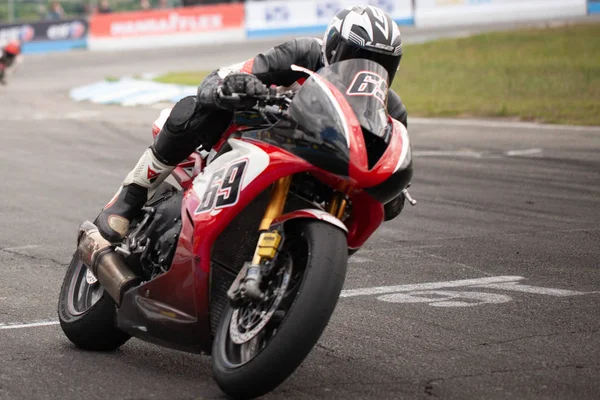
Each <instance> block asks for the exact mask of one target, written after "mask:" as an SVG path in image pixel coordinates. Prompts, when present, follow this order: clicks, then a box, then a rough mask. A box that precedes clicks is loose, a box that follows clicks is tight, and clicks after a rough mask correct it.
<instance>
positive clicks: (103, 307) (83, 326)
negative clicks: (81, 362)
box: [58, 251, 131, 351]
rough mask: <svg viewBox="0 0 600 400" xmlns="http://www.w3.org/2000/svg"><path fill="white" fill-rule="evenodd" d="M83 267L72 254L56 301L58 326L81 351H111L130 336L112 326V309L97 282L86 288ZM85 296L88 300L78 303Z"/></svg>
mask: <svg viewBox="0 0 600 400" xmlns="http://www.w3.org/2000/svg"><path fill="white" fill-rule="evenodd" d="M86 272H87V267H86V266H85V265H84V264H83V262H82V261H81V259H80V258H79V252H77V251H76V252H75V254H74V255H73V259H72V261H71V264H70V265H69V268H68V269H67V273H66V275H65V279H64V281H63V284H62V287H61V289H60V297H59V301H58V317H59V320H60V326H61V328H62V330H63V332H64V333H65V335H66V336H67V337H68V338H69V340H70V341H71V342H73V343H74V344H75V345H76V346H77V347H79V348H82V349H85V350H94V351H111V350H115V349H118V348H119V347H121V346H122V345H123V344H124V343H125V342H127V340H129V338H130V337H131V336H129V335H128V334H126V333H125V332H123V331H121V330H119V329H118V328H117V326H116V306H115V302H114V301H113V299H112V298H111V297H110V296H109V295H108V293H106V291H104V290H103V289H102V287H101V286H100V283H99V282H96V283H94V284H93V285H89V284H88V282H87V281H86V278H85V274H86ZM91 290H96V291H97V292H96V293H93V292H92V293H91V294H89V296H90V298H89V299H87V300H86V299H81V297H82V296H87V294H86V293H87V292H88V291H91Z"/></svg>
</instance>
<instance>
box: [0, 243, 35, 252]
mask: <svg viewBox="0 0 600 400" xmlns="http://www.w3.org/2000/svg"><path fill="white" fill-rule="evenodd" d="M36 247H39V246H38V245H36V244H29V245H27V246H18V247H7V248H5V249H0V251H2V250H4V251H17V250H26V249H34V248H36Z"/></svg>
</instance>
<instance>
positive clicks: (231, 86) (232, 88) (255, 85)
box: [216, 72, 269, 110]
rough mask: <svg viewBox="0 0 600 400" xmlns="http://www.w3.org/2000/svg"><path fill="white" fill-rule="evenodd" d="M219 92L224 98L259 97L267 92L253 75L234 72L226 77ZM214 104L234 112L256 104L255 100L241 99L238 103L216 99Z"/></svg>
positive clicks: (265, 87)
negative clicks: (234, 96) (234, 95)
mask: <svg viewBox="0 0 600 400" xmlns="http://www.w3.org/2000/svg"><path fill="white" fill-rule="evenodd" d="M220 87H221V92H222V93H223V94H224V95H225V96H231V95H233V94H245V95H247V96H261V95H265V94H267V93H268V92H269V90H268V88H267V86H266V85H265V84H264V83H262V82H261V80H260V79H258V78H257V77H256V76H255V75H252V74H247V73H245V72H235V73H231V74H229V75H227V76H226V77H225V79H224V80H223V82H222V83H221V85H220ZM216 100H217V101H216V103H217V105H218V106H219V107H221V108H224V109H228V110H235V109H246V108H251V107H252V106H254V105H255V104H256V100H255V99H252V98H243V99H241V100H240V101H238V102H230V101H224V100H223V99H221V98H219V97H218V96H217V97H216Z"/></svg>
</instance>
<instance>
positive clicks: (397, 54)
mask: <svg viewBox="0 0 600 400" xmlns="http://www.w3.org/2000/svg"><path fill="white" fill-rule="evenodd" d="M323 58H324V62H325V65H330V64H333V63H336V62H338V61H344V60H349V59H353V58H364V59H367V60H371V61H375V62H376V63H378V64H381V65H382V66H383V67H384V68H385V69H386V70H387V71H388V74H389V76H390V81H389V84H390V85H391V84H392V81H393V80H394V76H395V75H396V71H398V67H399V66H400V60H401V59H402V38H401V36H400V29H399V28H398V25H397V24H396V23H395V22H394V20H393V19H392V18H391V17H390V16H389V15H388V14H387V13H386V12H385V11H383V10H381V9H380V8H377V7H373V6H354V7H349V8H346V9H344V10H342V11H340V12H339V13H337V15H336V16H335V17H333V20H332V21H331V23H330V24H329V26H328V27H327V30H326V31H325V37H324V38H323Z"/></svg>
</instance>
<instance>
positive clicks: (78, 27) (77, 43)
mask: <svg viewBox="0 0 600 400" xmlns="http://www.w3.org/2000/svg"><path fill="white" fill-rule="evenodd" d="M87 33H88V23H87V21H85V20H83V19H73V20H64V21H41V22H33V23H29V24H9V25H0V44H2V43H6V42H8V41H9V40H15V39H16V40H19V41H20V42H21V44H22V49H23V53H43V52H51V51H66V50H70V49H75V48H85V47H86V36H87Z"/></svg>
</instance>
